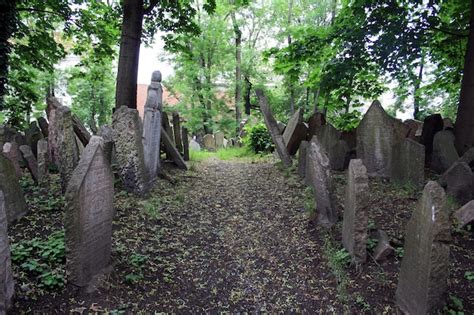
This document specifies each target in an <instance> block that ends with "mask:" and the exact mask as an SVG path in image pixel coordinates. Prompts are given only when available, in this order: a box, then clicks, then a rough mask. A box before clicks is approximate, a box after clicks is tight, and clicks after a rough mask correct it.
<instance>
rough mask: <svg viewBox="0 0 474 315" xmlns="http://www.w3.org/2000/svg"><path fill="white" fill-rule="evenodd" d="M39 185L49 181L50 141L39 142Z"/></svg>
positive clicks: (42, 140) (41, 140)
mask: <svg viewBox="0 0 474 315" xmlns="http://www.w3.org/2000/svg"><path fill="white" fill-rule="evenodd" d="M37 152H38V159H37V161H38V183H44V182H47V181H48V166H49V158H48V140H46V139H40V140H39V141H38V147H37Z"/></svg>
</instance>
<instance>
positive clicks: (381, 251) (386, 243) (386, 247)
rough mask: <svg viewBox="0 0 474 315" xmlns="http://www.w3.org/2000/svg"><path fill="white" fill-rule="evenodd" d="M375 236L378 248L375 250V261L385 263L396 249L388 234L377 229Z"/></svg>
mask: <svg viewBox="0 0 474 315" xmlns="http://www.w3.org/2000/svg"><path fill="white" fill-rule="evenodd" d="M374 234H375V235H374V238H375V239H376V240H377V246H376V247H375V248H374V259H375V260H376V261H383V260H385V259H386V258H387V257H388V256H390V255H391V254H392V253H394V252H395V249H394V248H393V247H392V246H391V245H390V240H389V238H388V235H387V232H385V231H384V230H379V229H377V231H375V233H374Z"/></svg>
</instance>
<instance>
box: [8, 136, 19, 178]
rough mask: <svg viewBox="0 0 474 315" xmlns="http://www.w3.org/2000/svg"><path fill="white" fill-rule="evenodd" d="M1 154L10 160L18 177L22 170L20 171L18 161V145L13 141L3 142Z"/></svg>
mask: <svg viewBox="0 0 474 315" xmlns="http://www.w3.org/2000/svg"><path fill="white" fill-rule="evenodd" d="M3 155H4V156H5V157H6V158H7V159H9V160H10V161H11V162H12V164H13V167H14V168H15V173H16V176H17V177H18V178H20V177H21V176H22V174H23V172H22V171H21V167H20V163H19V161H20V159H21V153H20V149H19V148H18V145H17V144H16V143H15V142H5V143H4V144H3Z"/></svg>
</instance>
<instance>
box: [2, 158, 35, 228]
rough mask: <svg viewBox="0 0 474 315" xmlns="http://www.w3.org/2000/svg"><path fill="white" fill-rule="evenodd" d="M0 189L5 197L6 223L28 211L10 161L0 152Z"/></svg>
mask: <svg viewBox="0 0 474 315" xmlns="http://www.w3.org/2000/svg"><path fill="white" fill-rule="evenodd" d="M0 190H2V191H3V195H4V197H5V209H6V213H7V218H8V223H11V222H13V221H15V220H17V219H19V218H21V217H23V216H24V215H25V214H26V213H27V212H28V207H27V205H26V201H25V197H24V196H23V191H22V190H21V187H20V183H19V182H18V178H17V177H16V174H15V168H14V167H13V164H12V162H11V161H10V160H9V159H7V158H6V157H4V156H3V155H2V154H0Z"/></svg>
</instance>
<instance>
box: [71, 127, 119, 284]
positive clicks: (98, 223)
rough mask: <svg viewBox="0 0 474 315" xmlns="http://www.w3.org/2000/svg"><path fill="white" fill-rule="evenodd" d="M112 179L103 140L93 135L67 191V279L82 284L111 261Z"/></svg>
mask: <svg viewBox="0 0 474 315" xmlns="http://www.w3.org/2000/svg"><path fill="white" fill-rule="evenodd" d="M113 194H114V178H113V173H112V169H111V167H110V163H109V161H108V159H107V155H106V153H105V151H104V141H103V140H102V138H100V137H96V136H93V137H92V138H91V139H90V141H89V144H88V145H87V147H86V148H85V150H84V153H83V154H82V156H81V160H80V161H79V164H78V165H77V167H76V169H75V170H74V173H73V174H72V176H71V180H70V182H69V185H68V187H67V192H66V211H65V222H64V226H65V231H66V264H67V269H68V270H69V272H70V279H69V280H70V282H71V283H73V284H74V285H76V286H79V287H85V286H88V285H90V284H92V282H93V281H94V280H95V278H96V277H97V276H98V275H100V274H101V273H102V272H103V271H104V269H105V268H107V267H108V266H109V263H110V251H111V244H112V219H113V216H114V198H113Z"/></svg>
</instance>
